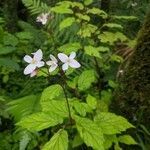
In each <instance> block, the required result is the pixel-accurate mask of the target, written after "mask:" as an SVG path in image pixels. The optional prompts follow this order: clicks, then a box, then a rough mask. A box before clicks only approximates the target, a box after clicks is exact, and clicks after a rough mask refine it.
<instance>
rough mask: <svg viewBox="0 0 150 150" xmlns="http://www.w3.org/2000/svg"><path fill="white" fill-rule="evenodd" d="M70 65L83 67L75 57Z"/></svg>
mask: <svg viewBox="0 0 150 150" xmlns="http://www.w3.org/2000/svg"><path fill="white" fill-rule="evenodd" d="M69 66H70V67H72V68H79V67H81V65H80V63H79V62H77V61H76V60H75V59H72V60H70V62H69Z"/></svg>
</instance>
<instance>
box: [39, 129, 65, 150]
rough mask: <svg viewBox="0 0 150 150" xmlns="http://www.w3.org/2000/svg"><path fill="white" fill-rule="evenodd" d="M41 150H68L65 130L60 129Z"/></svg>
mask: <svg viewBox="0 0 150 150" xmlns="http://www.w3.org/2000/svg"><path fill="white" fill-rule="evenodd" d="M42 150H68V134H67V132H66V131H65V130H63V129H60V130H59V131H58V132H57V133H55V134H54V136H53V137H52V138H51V139H50V141H49V142H47V143H46V144H45V145H44V147H43V148H42Z"/></svg>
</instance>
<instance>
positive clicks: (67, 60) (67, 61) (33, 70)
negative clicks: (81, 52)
mask: <svg viewBox="0 0 150 150" xmlns="http://www.w3.org/2000/svg"><path fill="white" fill-rule="evenodd" d="M32 55H33V57H31V56H29V55H25V57H24V61H26V62H27V63H29V64H28V65H27V67H26V68H25V69H24V74H25V75H28V74H30V77H33V76H35V75H36V74H37V69H38V68H41V67H43V66H44V65H45V62H44V61H42V59H43V53H42V50H41V49H39V50H37V51H36V52H35V53H32ZM75 57H76V53H75V52H71V54H70V56H69V57H68V56H67V55H65V54H63V53H59V54H58V58H59V60H60V61H61V62H62V63H63V65H62V70H63V71H66V70H67V69H68V68H69V67H71V68H79V67H80V66H81V65H80V63H79V62H77V61H76V60H75ZM46 64H47V65H48V66H49V72H52V71H54V70H55V69H56V68H57V67H58V60H57V59H56V58H55V57H54V56H53V55H50V60H49V61H47V62H46Z"/></svg>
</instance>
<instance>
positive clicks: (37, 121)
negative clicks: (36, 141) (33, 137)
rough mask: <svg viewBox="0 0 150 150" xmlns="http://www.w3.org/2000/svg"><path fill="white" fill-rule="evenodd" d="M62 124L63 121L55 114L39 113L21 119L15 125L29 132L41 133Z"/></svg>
mask: <svg viewBox="0 0 150 150" xmlns="http://www.w3.org/2000/svg"><path fill="white" fill-rule="evenodd" d="M62 122H63V119H62V118H61V117H59V116H58V115H56V114H53V113H43V112H39V113H35V114H32V115H30V116H27V117H25V118H23V119H22V120H21V121H20V122H18V123H17V125H19V126H21V127H23V128H26V129H28V130H30V131H41V130H43V129H46V128H49V127H52V126H55V125H57V124H61V123H62Z"/></svg>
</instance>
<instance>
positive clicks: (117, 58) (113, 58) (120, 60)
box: [110, 54, 123, 63]
mask: <svg viewBox="0 0 150 150" xmlns="http://www.w3.org/2000/svg"><path fill="white" fill-rule="evenodd" d="M110 59H111V61H115V62H118V63H121V62H123V58H122V57H121V56H118V55H115V54H113V55H111V58H110Z"/></svg>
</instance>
